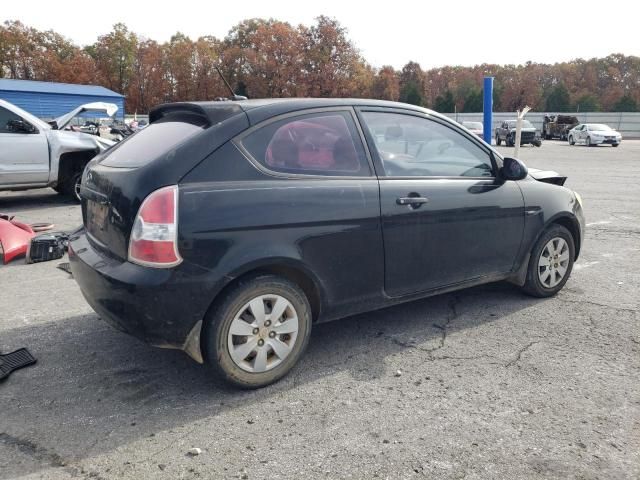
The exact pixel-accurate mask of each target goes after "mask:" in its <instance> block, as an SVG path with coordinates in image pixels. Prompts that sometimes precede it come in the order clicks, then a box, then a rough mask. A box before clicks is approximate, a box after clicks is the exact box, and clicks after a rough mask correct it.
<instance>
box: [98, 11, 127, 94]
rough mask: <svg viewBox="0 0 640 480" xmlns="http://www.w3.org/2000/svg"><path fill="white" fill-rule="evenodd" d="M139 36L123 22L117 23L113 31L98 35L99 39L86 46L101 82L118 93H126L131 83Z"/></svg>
mask: <svg viewBox="0 0 640 480" xmlns="http://www.w3.org/2000/svg"><path fill="white" fill-rule="evenodd" d="M137 47H138V37H137V36H136V34H135V33H133V32H130V31H129V29H128V28H127V26H126V25H125V24H123V23H116V24H115V25H114V26H113V31H111V32H109V33H108V34H106V35H101V36H100V37H98V41H97V42H96V43H94V44H93V45H90V46H88V47H86V49H85V50H86V52H87V53H88V54H89V55H90V56H91V57H92V58H93V60H94V62H95V65H96V70H97V73H98V75H99V77H100V82H101V83H102V84H103V85H104V86H106V87H107V88H109V89H111V90H114V91H116V92H118V93H122V94H124V93H126V91H127V88H128V87H129V84H130V83H131V80H132V76H133V71H134V62H135V58H136V51H137Z"/></svg>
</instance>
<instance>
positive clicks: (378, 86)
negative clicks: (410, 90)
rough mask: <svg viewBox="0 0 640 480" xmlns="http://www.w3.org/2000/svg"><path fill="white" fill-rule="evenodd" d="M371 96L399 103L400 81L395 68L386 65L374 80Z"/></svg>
mask: <svg viewBox="0 0 640 480" xmlns="http://www.w3.org/2000/svg"><path fill="white" fill-rule="evenodd" d="M371 94H372V96H373V97H375V98H379V99H382V100H392V101H394V102H396V101H398V99H399V98H400V79H399V78H398V75H397V74H396V71H395V70H394V69H393V67H391V66H389V65H386V66H384V67H382V68H381V69H380V70H378V72H377V73H376V75H375V78H374V79H373V88H372V91H371Z"/></svg>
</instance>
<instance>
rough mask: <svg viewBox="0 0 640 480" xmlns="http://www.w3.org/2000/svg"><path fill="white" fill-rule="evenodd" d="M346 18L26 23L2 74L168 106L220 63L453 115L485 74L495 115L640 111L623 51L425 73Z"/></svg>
mask: <svg viewBox="0 0 640 480" xmlns="http://www.w3.org/2000/svg"><path fill="white" fill-rule="evenodd" d="M347 33H348V32H347V30H346V28H345V27H344V26H343V25H341V24H340V23H339V22H338V21H337V20H336V19H333V18H329V17H325V16H321V17H318V18H317V19H316V20H315V22H314V23H313V24H312V25H310V26H304V25H298V26H293V25H291V24H289V23H287V22H282V21H279V20H276V19H266V20H265V19H248V20H244V21H242V22H240V23H238V24H237V25H235V26H234V27H233V28H232V29H231V30H230V32H229V33H228V35H226V36H225V37H224V38H223V39H217V38H215V37H213V36H203V37H200V38H198V39H195V40H193V39H191V38H189V37H188V36H186V35H184V34H182V33H176V34H175V35H174V36H173V37H171V39H170V40H169V41H167V42H164V43H158V42H156V41H154V40H151V39H144V38H141V37H139V36H138V35H136V33H134V32H132V31H130V30H129V29H128V28H127V26H126V25H124V24H122V23H118V24H116V25H114V27H113V29H112V31H111V32H109V33H107V34H105V35H101V36H99V37H98V39H97V40H96V42H95V43H93V44H92V45H89V46H87V47H84V48H81V47H79V46H77V45H74V44H73V42H71V41H70V40H68V39H67V38H65V37H64V36H63V35H61V34H59V33H58V32H54V31H52V30H47V31H40V30H37V29H35V28H32V27H29V26H27V25H24V24H22V23H21V22H19V21H5V22H4V23H3V24H1V25H0V77H7V78H17V79H26V80H44V81H58V82H69V83H93V84H99V85H103V86H105V87H107V88H110V89H112V90H115V91H117V92H120V93H122V94H124V95H125V96H126V109H127V111H134V112H135V111H137V112H146V111H148V110H149V108H151V107H152V106H154V105H157V104H158V103H162V102H168V101H180V100H210V99H214V98H216V97H219V96H225V97H226V96H228V95H229V92H228V91H227V89H226V88H225V86H224V84H223V83H222V81H221V80H220V78H219V76H218V74H217V72H216V67H219V68H220V69H221V70H222V71H223V73H224V74H225V76H226V77H227V78H228V79H229V81H230V83H231V84H232V86H233V88H234V89H235V91H236V93H238V94H240V95H247V96H249V97H252V98H259V97H291V96H301V97H305V96H316V97H374V98H383V99H389V100H400V101H404V102H408V103H413V104H416V105H424V106H433V107H434V108H435V109H436V110H439V111H445V112H453V111H454V110H456V109H457V110H458V111H465V112H469V111H473V112H477V111H481V108H482V79H483V77H484V76H486V75H490V76H493V77H494V78H495V81H494V91H493V94H494V110H502V111H514V110H516V109H519V108H522V107H523V106H525V105H529V106H531V107H532V108H534V109H536V110H539V111H540V110H546V111H551V112H557V111H567V110H570V109H571V106H572V105H574V106H575V108H576V109H580V111H586V110H598V109H601V110H604V111H611V110H615V111H636V110H638V105H639V104H640V88H638V85H640V57H637V56H629V55H622V54H618V53H614V54H611V55H608V56H606V57H604V58H591V59H574V60H571V61H568V62H559V63H555V64H552V65H549V64H542V63H535V62H526V63H525V64H521V65H495V64H480V65H475V66H472V67H462V66H455V65H450V66H441V67H437V68H431V69H428V70H423V69H422V68H421V66H420V64H418V63H417V62H413V61H410V62H408V63H407V64H406V65H405V66H404V67H403V68H402V69H401V70H400V71H395V70H394V68H393V67H390V66H384V67H382V68H380V69H376V68H374V67H372V66H371V65H369V64H368V63H367V62H366V61H365V59H363V58H362V56H361V55H360V52H359V51H358V49H357V48H356V46H355V44H354V43H353V42H352V41H351V39H350V38H349V37H348V34H347Z"/></svg>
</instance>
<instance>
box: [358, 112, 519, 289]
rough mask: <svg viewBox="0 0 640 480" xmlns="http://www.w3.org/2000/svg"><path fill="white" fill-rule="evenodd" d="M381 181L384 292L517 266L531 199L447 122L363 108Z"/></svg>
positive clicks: (471, 140) (437, 284) (501, 271)
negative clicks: (501, 177)
mask: <svg viewBox="0 0 640 480" xmlns="http://www.w3.org/2000/svg"><path fill="white" fill-rule="evenodd" d="M359 116H360V119H361V122H362V124H363V126H364V130H365V135H366V138H367V143H368V144H369V148H370V149H371V151H372V156H373V157H374V162H375V165H376V170H377V174H378V177H379V182H380V203H381V223H382V230H383V240H384V251H385V259H384V264H385V280H384V283H385V291H386V293H387V294H388V295H390V296H401V295H405V294H411V293H417V292H423V291H429V290H433V289H437V288H440V287H445V286H449V285H454V284H458V283H461V282H465V281H467V280H472V279H477V278H481V277H485V276H490V275H500V274H505V273H506V272H510V271H512V269H513V266H514V260H515V258H516V255H517V253H518V251H519V248H520V243H521V239H522V234H523V227H524V201H523V197H522V193H521V191H520V188H519V186H518V184H517V183H516V182H505V181H502V180H499V179H498V178H497V176H496V169H497V167H498V165H497V164H496V160H495V159H494V158H493V154H492V153H491V150H490V149H489V148H488V147H487V146H485V145H483V144H482V143H480V142H478V141H476V140H475V139H474V138H472V137H471V136H470V135H468V134H467V133H466V132H463V131H462V130H460V129H458V128H456V127H454V126H452V125H450V124H449V123H448V122H446V121H444V120H441V119H438V118H430V117H429V116H428V115H425V114H421V113H418V112H416V113H410V112H409V111H402V110H394V111H391V110H388V109H364V108H363V109H360V110H359Z"/></svg>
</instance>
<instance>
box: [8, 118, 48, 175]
mask: <svg viewBox="0 0 640 480" xmlns="http://www.w3.org/2000/svg"><path fill="white" fill-rule="evenodd" d="M16 121H21V122H24V125H26V126H31V127H33V130H32V131H29V132H27V131H22V130H19V129H17V128H16V127H15V125H16V124H15V122H16ZM48 179H49V145H48V142H47V137H46V134H45V132H44V131H42V130H39V129H38V128H36V127H35V126H33V125H31V124H30V123H29V122H27V121H26V120H24V119H23V118H22V117H20V116H19V115H17V114H15V113H13V112H12V111H10V110H8V109H6V108H4V107H2V106H0V185H28V184H43V183H46V182H47V180H48Z"/></svg>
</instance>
